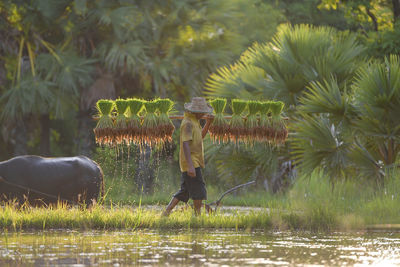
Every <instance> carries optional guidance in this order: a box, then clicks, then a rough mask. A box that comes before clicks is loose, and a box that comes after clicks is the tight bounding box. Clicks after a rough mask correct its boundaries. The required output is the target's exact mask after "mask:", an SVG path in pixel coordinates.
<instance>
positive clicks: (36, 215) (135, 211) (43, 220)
mask: <svg viewBox="0 0 400 267" xmlns="http://www.w3.org/2000/svg"><path fill="white" fill-rule="evenodd" d="M0 227H1V228H2V229H4V230H13V231H19V230H23V229H39V230H44V229H54V228H68V229H138V228H159V229H163V228H168V229H174V228H177V229H195V228H235V229H247V228H264V229H268V228H270V227H271V217H270V215H269V214H268V212H266V211H265V212H261V213H255V212H250V213H246V214H243V213H242V214H239V213H237V214H231V215H226V214H221V213H216V214H213V215H206V214H202V215H201V216H194V215H193V212H192V211H191V210H190V209H188V210H180V211H177V212H174V213H172V214H171V215H170V217H162V216H161V213H160V212H159V211H155V210H143V209H141V208H140V206H139V208H127V207H119V206H113V207H110V208H104V207H102V206H96V207H94V208H92V209H90V210H85V209H79V208H68V207H66V206H64V205H59V206H58V207H56V208H32V207H23V208H20V209H18V208H15V207H14V206H13V205H6V206H3V207H1V208H0Z"/></svg>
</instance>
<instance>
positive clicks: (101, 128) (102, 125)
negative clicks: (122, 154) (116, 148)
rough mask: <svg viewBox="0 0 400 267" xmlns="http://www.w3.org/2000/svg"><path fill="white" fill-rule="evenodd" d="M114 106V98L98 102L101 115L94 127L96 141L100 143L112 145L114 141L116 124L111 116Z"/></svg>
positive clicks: (98, 110) (97, 105) (97, 107)
mask: <svg viewBox="0 0 400 267" xmlns="http://www.w3.org/2000/svg"><path fill="white" fill-rule="evenodd" d="M113 108H114V101H112V100H105V99H101V100H99V101H97V103H96V109H97V112H98V115H99V116H100V117H99V120H98V122H97V125H96V128H95V129H94V135H95V137H96V143H97V144H99V145H111V144H112V142H113V127H114V124H113V120H112V118H111V112H112V110H113Z"/></svg>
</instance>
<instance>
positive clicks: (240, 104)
mask: <svg viewBox="0 0 400 267" xmlns="http://www.w3.org/2000/svg"><path fill="white" fill-rule="evenodd" d="M246 107H247V102H246V101H245V100H241V99H233V100H232V103H231V108H232V113H233V114H232V119H231V121H230V125H229V137H230V141H231V142H233V143H235V144H238V143H239V141H240V140H242V139H243V137H244V136H245V134H246V127H245V123H244V120H243V118H242V113H243V112H244V111H245V109H246Z"/></svg>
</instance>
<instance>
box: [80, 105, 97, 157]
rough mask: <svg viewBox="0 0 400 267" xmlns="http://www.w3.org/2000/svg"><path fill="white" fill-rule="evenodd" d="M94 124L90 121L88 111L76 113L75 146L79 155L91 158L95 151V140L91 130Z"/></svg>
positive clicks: (90, 117) (90, 116) (90, 115)
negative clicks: (76, 135)
mask: <svg viewBox="0 0 400 267" xmlns="http://www.w3.org/2000/svg"><path fill="white" fill-rule="evenodd" d="M94 127H96V123H95V122H94V121H93V119H92V114H91V112H90V111H89V110H80V111H79V113H78V137H77V140H76V144H77V146H78V149H77V150H78V153H79V155H84V156H87V157H91V156H92V154H93V151H94V149H95V146H96V144H95V139H94V133H93V129H94Z"/></svg>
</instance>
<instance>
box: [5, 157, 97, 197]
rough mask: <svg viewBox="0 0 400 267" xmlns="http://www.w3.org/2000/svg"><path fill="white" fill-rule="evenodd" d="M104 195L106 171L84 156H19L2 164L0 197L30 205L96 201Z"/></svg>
mask: <svg viewBox="0 0 400 267" xmlns="http://www.w3.org/2000/svg"><path fill="white" fill-rule="evenodd" d="M100 192H101V193H102V195H104V181H103V172H102V170H101V168H100V166H99V165H98V164H97V163H96V162H94V161H93V160H91V159H89V158H87V157H84V156H78V157H66V158H44V157H40V156H19V157H15V158H12V159H10V160H7V161H2V162H0V198H1V199H2V200H10V199H17V200H18V202H20V203H21V202H24V201H25V200H28V202H29V203H30V204H34V205H37V204H40V203H42V204H43V203H44V204H51V203H57V202H58V201H59V200H61V201H66V202H68V203H72V204H76V203H78V202H79V203H86V204H87V205H90V204H91V203H92V201H96V200H97V198H98V196H99V193H100Z"/></svg>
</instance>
